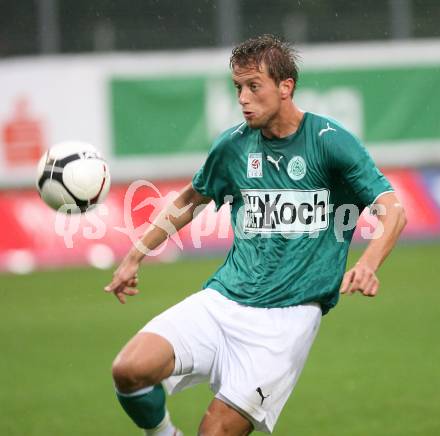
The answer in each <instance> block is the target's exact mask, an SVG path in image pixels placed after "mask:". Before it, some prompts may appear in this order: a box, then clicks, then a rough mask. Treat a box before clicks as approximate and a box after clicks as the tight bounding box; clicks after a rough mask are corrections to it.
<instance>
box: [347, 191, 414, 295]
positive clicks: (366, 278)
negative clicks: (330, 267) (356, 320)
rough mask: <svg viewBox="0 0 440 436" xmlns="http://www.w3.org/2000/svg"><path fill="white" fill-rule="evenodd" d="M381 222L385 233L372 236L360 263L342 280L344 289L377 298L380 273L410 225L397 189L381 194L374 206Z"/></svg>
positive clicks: (381, 229) (349, 292)
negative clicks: (386, 259) (382, 265)
mask: <svg viewBox="0 0 440 436" xmlns="http://www.w3.org/2000/svg"><path fill="white" fill-rule="evenodd" d="M371 208H372V211H373V213H374V211H377V213H376V215H377V218H378V220H379V222H380V223H381V226H379V227H378V230H380V232H381V234H380V235H379V236H378V237H377V238H375V239H372V240H371V241H370V242H369V244H368V245H367V248H366V249H365V251H364V252H363V253H362V256H361V257H360V259H359V260H358V262H357V263H356V265H355V266H354V267H353V268H351V269H350V270H348V271H347V272H346V273H345V275H344V278H343V280H342V284H341V288H340V292H341V293H342V294H352V293H354V292H356V291H359V292H361V293H362V294H363V295H366V296H368V297H374V296H375V295H376V294H377V291H378V289H379V279H378V278H377V275H376V272H377V270H378V269H379V267H380V265H381V264H382V263H383V261H384V260H385V258H386V257H387V256H388V254H389V253H390V252H391V250H392V249H393V247H394V245H395V244H396V242H397V239H398V238H399V235H400V233H401V231H402V230H403V228H404V227H405V225H406V217H405V211H404V209H403V207H402V204H401V203H400V201H399V199H398V198H397V196H396V195H395V194H394V192H387V193H385V194H383V195H381V196H380V197H379V198H378V199H377V200H376V201H375V203H374V205H372V206H371Z"/></svg>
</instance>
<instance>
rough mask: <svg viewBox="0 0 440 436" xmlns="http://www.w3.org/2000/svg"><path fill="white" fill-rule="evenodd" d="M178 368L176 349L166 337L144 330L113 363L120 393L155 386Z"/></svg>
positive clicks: (114, 376)
mask: <svg viewBox="0 0 440 436" xmlns="http://www.w3.org/2000/svg"><path fill="white" fill-rule="evenodd" d="M173 370H174V349H173V347H172V345H171V344H170V343H169V342H168V341H167V340H166V339H165V338H163V337H161V336H159V335H157V334H154V333H144V332H140V333H138V334H137V335H136V336H134V337H133V338H132V339H131V340H130V341H129V342H128V343H127V345H126V346H125V347H124V348H123V349H122V350H121V352H120V353H119V354H118V356H117V357H116V359H115V361H114V362H113V368H112V372H113V379H114V381H115V385H116V388H117V389H118V391H119V392H122V393H125V394H129V393H131V392H134V391H137V390H139V389H142V388H145V387H147V386H154V385H155V384H157V383H160V382H161V381H162V380H163V379H164V378H167V377H169V376H170V375H171V374H172V372H173Z"/></svg>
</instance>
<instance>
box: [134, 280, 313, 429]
mask: <svg viewBox="0 0 440 436" xmlns="http://www.w3.org/2000/svg"><path fill="white" fill-rule="evenodd" d="M320 321H321V308H320V306H319V304H317V303H311V304H305V305H301V306H292V307H286V308H270V309H265V308H256V307H249V306H243V305H241V304H238V303H236V302H235V301H232V300H229V299H228V298H225V297H224V296H223V295H221V294H220V293H219V292H217V291H215V290H212V289H205V290H203V291H200V292H198V293H196V294H193V295H191V296H190V297H188V298H186V299H185V300H183V301H182V302H180V303H179V304H177V305H175V306H173V307H171V308H170V309H168V310H166V311H165V312H163V313H162V314H160V315H159V316H157V317H155V318H153V319H152V320H151V321H150V322H149V323H148V324H147V325H146V326H145V327H144V328H143V329H142V330H141V332H151V333H156V334H158V335H160V336H162V337H164V338H165V339H167V340H168V341H169V342H170V343H171V344H172V346H173V348H174V353H175V356H176V365H175V371H174V375H173V376H171V377H169V378H168V379H166V380H164V382H163V384H164V386H165V388H166V389H167V391H168V393H169V394H173V393H175V392H179V391H181V390H182V389H184V388H187V387H189V386H193V385H195V384H198V383H201V382H204V381H209V383H210V386H211V389H212V391H213V392H214V395H215V397H216V398H218V399H220V400H222V401H224V402H225V403H227V404H229V405H231V406H232V407H234V408H235V409H237V410H238V411H239V412H240V413H242V414H243V415H244V416H246V417H247V418H248V419H249V420H250V421H251V422H252V424H253V425H254V428H255V429H256V430H258V431H263V432H267V433H271V432H272V430H273V428H274V426H275V423H276V421H277V419H278V416H279V415H280V413H281V410H282V408H283V407H284V404H285V403H286V401H287V399H288V398H289V396H290V394H291V393H292V390H293V388H294V386H295V384H296V381H297V380H298V377H299V375H300V373H301V370H302V368H303V366H304V363H305V361H306V358H307V355H308V353H309V350H310V347H311V345H312V343H313V340H314V339H315V336H316V333H317V332H318V328H319V324H320Z"/></svg>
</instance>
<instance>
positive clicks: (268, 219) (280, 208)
mask: <svg viewBox="0 0 440 436" xmlns="http://www.w3.org/2000/svg"><path fill="white" fill-rule="evenodd" d="M241 195H242V196H243V201H244V223H243V228H244V232H245V233H312V232H317V231H320V230H325V229H327V227H328V211H329V203H328V202H329V190H328V189H317V190H299V189H282V190H277V189H263V190H258V189H244V190H242V191H241Z"/></svg>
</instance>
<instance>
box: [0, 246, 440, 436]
mask: <svg viewBox="0 0 440 436" xmlns="http://www.w3.org/2000/svg"><path fill="white" fill-rule="evenodd" d="M358 255H359V251H354V252H353V255H352V256H351V258H350V262H349V264H352V263H354V261H355V260H356V258H357V257H358ZM439 259H440V245H438V244H436V245H409V246H402V247H399V248H398V249H396V251H395V252H394V253H393V254H392V256H391V257H390V258H389V259H388V260H387V262H386V263H385V265H384V266H383V267H382V270H381V271H380V274H379V276H380V279H381V283H382V285H381V291H380V296H379V297H377V298H374V299H369V298H365V297H362V296H360V295H355V296H351V297H343V298H341V301H340V303H339V305H338V306H337V308H336V309H334V310H333V311H331V312H330V314H329V315H327V316H326V317H325V318H324V319H323V322H322V326H321V331H320V333H319V335H318V338H317V340H316V342H315V344H314V346H313V348H312V352H311V354H310V357H309V360H308V363H307V364H306V367H305V369H304V371H303V374H302V376H301V378H300V381H299V383H298V385H297V387H296V389H295V391H294V394H293V396H292V397H291V398H290V400H289V402H288V403H287V406H286V408H285V410H284V412H283V414H282V415H281V418H280V420H279V422H278V425H277V427H276V429H275V432H274V434H275V435H286V436H290V435H301V436H315V435H317V436H356V435H359V436H364V435H374V436H382V435H383V436H397V435H401V436H410V435H420V436H431V435H432V436H434V435H438V434H440V418H439V415H438V407H439V404H440V364H439V362H440V347H439V315H438V314H439V307H440V286H439V280H438V274H439ZM219 264H220V260H219V259H208V260H203V261H201V260H185V261H181V262H178V263H175V264H168V265H165V264H162V265H147V266H145V267H143V269H142V271H141V274H140V278H141V286H140V288H141V289H142V291H143V292H142V295H139V296H137V297H134V298H131V299H130V300H129V302H128V304H127V305H125V306H122V305H120V304H119V303H117V301H116V299H115V298H114V297H112V296H110V295H106V294H104V293H103V292H102V287H103V286H104V284H106V283H107V282H108V281H109V279H110V277H111V272H109V271H97V270H92V269H74V270H63V271H51V272H38V273H34V274H32V275H29V276H13V275H0V353H1V358H0V435H4V436H24V435H26V436H43V435H44V436H47V435H50V436H52V435H57V436H78V435H81V436H88V435H90V436H91V435H93V436H97V435H98V436H100V435H103V436H112V435H114V436H116V435H118V436H119V435H124V436H129V435H139V434H140V433H139V431H138V430H137V429H136V428H135V427H134V426H133V424H132V423H131V422H130V421H129V419H128V418H127V417H126V415H125V414H124V413H123V411H122V409H121V408H120V407H119V405H118V403H117V401H116V399H115V396H114V391H113V385H112V380H111V377H110V365H111V361H112V359H113V357H114V356H115V355H116V353H117V352H118V350H119V349H120V348H121V347H122V346H123V344H124V343H125V342H126V341H127V340H128V338H130V337H131V336H132V335H133V334H135V332H136V331H137V330H138V329H139V328H140V327H141V326H143V325H144V324H145V323H146V321H148V320H149V319H150V318H151V317H153V316H154V315H155V314H157V313H159V312H160V311H162V310H163V309H165V308H167V307H169V306H170V305H172V304H174V303H176V302H178V301H179V300H181V299H182V298H183V297H185V296H186V295H188V294H189V293H191V292H194V291H196V290H198V289H199V287H200V285H201V283H202V282H203V281H204V279H205V278H206V277H207V276H208V274H210V273H211V272H212V271H214V270H215V268H216V267H217V266H218V265H219ZM210 398H211V394H210V392H209V390H208V388H207V387H206V386H200V387H197V388H195V389H191V390H187V391H185V392H182V393H180V394H177V395H175V396H173V397H171V398H169V401H168V407H169V409H170V411H171V413H172V417H173V420H174V421H175V423H176V424H177V425H178V426H179V427H181V428H182V430H183V431H184V432H185V434H186V435H188V436H191V435H195V434H196V431H197V426H198V423H199V420H200V418H201V416H202V414H203V411H204V410H205V408H206V406H207V405H208V404H209V401H210Z"/></svg>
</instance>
